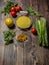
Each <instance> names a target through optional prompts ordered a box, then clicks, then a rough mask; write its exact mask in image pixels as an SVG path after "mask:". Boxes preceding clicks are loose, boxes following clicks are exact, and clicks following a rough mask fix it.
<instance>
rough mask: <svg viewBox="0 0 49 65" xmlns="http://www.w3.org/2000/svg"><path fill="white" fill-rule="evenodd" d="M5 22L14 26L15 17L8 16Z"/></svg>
mask: <svg viewBox="0 0 49 65" xmlns="http://www.w3.org/2000/svg"><path fill="white" fill-rule="evenodd" d="M5 24H6V25H7V26H8V27H12V26H13V25H14V23H13V19H12V18H6V19H5Z"/></svg>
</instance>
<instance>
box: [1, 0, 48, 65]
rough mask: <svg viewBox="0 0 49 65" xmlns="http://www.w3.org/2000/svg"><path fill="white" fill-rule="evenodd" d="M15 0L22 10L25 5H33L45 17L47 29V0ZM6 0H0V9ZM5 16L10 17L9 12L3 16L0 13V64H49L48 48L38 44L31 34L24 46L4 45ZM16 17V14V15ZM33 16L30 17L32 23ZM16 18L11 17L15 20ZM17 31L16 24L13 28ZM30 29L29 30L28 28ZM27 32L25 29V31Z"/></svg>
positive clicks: (33, 20) (35, 37)
mask: <svg viewBox="0 0 49 65" xmlns="http://www.w3.org/2000/svg"><path fill="white" fill-rule="evenodd" d="M13 1H17V2H18V4H19V5H20V6H21V7H22V9H23V10H26V7H28V6H31V7H34V9H35V10H36V11H39V12H40V13H41V14H42V15H43V16H44V17H45V18H46V19H47V27H48V31H49V1H48V0H13ZM5 4H6V0H0V10H1V9H3V8H4V6H5ZM6 17H11V16H10V14H8V15H6V16H4V15H3V14H1V13H0V65H49V49H48V48H44V47H40V46H38V39H37V38H38V37H37V36H34V35H33V34H31V36H32V41H30V44H28V45H26V46H24V47H23V48H22V47H20V46H15V43H16V42H14V43H13V44H10V45H8V46H6V45H5V44H4V40H3V31H5V30H7V29H8V28H7V26H6V25H5V23H4V21H5V18H6ZM17 17H18V16H17ZM35 18H36V17H35V16H32V17H31V20H32V22H33V24H34V22H35ZM16 19H17V18H13V20H14V21H16ZM13 30H15V31H16V33H18V31H20V29H19V28H17V26H16V27H15V29H13ZM28 31H30V30H28ZM26 32H27V31H26Z"/></svg>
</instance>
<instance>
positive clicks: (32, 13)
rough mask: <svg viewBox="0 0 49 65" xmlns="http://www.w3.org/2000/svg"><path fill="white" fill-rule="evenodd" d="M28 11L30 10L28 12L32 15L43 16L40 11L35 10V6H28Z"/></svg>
mask: <svg viewBox="0 0 49 65" xmlns="http://www.w3.org/2000/svg"><path fill="white" fill-rule="evenodd" d="M27 11H28V13H29V14H30V15H36V16H41V14H40V13H39V12H37V11H35V10H34V9H33V8H31V7H28V8H27Z"/></svg>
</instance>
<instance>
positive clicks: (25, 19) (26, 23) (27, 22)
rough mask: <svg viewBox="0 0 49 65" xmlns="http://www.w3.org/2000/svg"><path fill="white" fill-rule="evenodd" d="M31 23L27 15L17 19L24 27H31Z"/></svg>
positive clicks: (17, 22) (19, 24) (19, 25)
mask: <svg viewBox="0 0 49 65" xmlns="http://www.w3.org/2000/svg"><path fill="white" fill-rule="evenodd" d="M31 24H32V22H31V20H30V18H29V17H27V16H20V17H19V18H18V19H17V21H16V25H17V26H18V27H19V28H22V29H25V28H29V27H30V26H31Z"/></svg>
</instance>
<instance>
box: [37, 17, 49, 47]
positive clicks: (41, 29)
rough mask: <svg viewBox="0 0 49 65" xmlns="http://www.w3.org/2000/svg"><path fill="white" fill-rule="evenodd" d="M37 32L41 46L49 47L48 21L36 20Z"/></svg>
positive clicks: (43, 19)
mask: <svg viewBox="0 0 49 65" xmlns="http://www.w3.org/2000/svg"><path fill="white" fill-rule="evenodd" d="M36 30H37V33H38V39H39V45H42V46H48V45H49V44H48V40H47V39H48V37H47V28H46V19H45V18H43V17H41V18H40V19H39V20H38V19H37V20H36Z"/></svg>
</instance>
